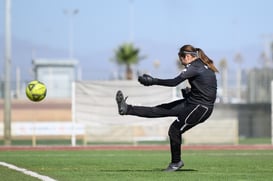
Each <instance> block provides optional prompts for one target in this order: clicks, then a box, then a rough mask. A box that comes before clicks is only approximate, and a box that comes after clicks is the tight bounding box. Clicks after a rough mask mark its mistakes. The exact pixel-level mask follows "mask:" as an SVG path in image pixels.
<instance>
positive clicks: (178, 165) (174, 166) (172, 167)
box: [164, 160, 184, 172]
mask: <svg viewBox="0 0 273 181" xmlns="http://www.w3.org/2000/svg"><path fill="white" fill-rule="evenodd" d="M183 166H184V163H183V161H182V160H181V161H180V162H178V163H170V164H169V166H168V167H167V168H166V169H165V170H164V171H165V172H174V171H177V170H179V169H180V168H181V167H183Z"/></svg>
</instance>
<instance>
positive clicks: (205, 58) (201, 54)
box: [195, 48, 219, 72]
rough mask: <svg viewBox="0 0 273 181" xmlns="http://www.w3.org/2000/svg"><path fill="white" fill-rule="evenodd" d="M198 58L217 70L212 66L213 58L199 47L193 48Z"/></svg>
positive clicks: (213, 69) (216, 70)
mask: <svg viewBox="0 0 273 181" xmlns="http://www.w3.org/2000/svg"><path fill="white" fill-rule="evenodd" d="M195 49H196V53H197V55H198V58H200V59H201V60H202V62H203V63H204V64H206V65H207V66H208V67H209V68H210V69H211V70H212V71H214V72H219V71H218V69H217V68H216V67H215V66H214V64H213V60H211V59H210V58H209V57H208V56H207V55H206V54H205V53H204V51H203V50H202V49H201V48H195Z"/></svg>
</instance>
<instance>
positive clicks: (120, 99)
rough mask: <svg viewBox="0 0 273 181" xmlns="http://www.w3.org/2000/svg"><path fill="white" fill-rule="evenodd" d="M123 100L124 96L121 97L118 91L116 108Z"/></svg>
mask: <svg viewBox="0 0 273 181" xmlns="http://www.w3.org/2000/svg"><path fill="white" fill-rule="evenodd" d="M123 99H124V96H123V94H122V92H121V91H120V90H119V91H118V92H117V94H116V101H117V103H118V106H119V105H120V103H121V102H122V100H123Z"/></svg>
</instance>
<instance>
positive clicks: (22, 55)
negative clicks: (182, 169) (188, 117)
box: [0, 0, 273, 142]
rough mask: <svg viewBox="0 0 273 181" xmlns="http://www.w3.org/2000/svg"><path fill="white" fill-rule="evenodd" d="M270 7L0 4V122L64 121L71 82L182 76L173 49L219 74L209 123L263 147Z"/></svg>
mask: <svg viewBox="0 0 273 181" xmlns="http://www.w3.org/2000/svg"><path fill="white" fill-rule="evenodd" d="M272 7H273V2H271V1H268V0H261V1H247V0H241V1H235V0H223V1H219V2H218V1H214V0H206V1H202V0H192V1H184V0H149V1H145V0H115V1H108V0H90V1H89V0H77V1H76V0H58V1H54V0H24V1H20V0H2V1H1V2H0V10H1V11H0V12H1V14H0V25H1V26H0V27H1V28H0V42H1V43H0V57H1V58H0V62H1V69H2V71H0V97H1V105H0V106H1V118H0V121H2V122H5V119H8V118H6V117H5V116H4V112H5V113H6V114H11V115H12V116H11V117H12V118H11V119H10V120H12V121H13V122H28V121H33V120H34V121H40V120H43V121H67V122H68V121H71V120H72V117H73V110H72V108H71V107H73V95H75V94H74V93H73V89H72V88H73V86H72V82H84V81H88V82H90V81H125V80H126V81H135V82H136V79H137V76H138V75H139V74H142V73H149V74H151V75H153V76H155V77H160V78H172V77H174V76H176V75H178V74H179V73H180V71H181V70H182V68H183V67H181V66H180V65H179V63H178V61H177V59H178V57H177V53H178V51H179V48H180V47H181V46H183V45H184V44H192V45H193V46H195V47H199V48H201V49H203V50H204V52H205V53H206V54H207V55H208V56H209V57H210V58H211V59H213V60H214V63H215V65H216V67H218V69H219V70H220V73H219V74H217V78H218V99H217V108H219V111H218V112H217V111H216V113H215V115H216V117H215V119H218V117H217V115H219V116H221V115H223V111H225V110H227V109H228V110H231V112H232V113H230V114H227V116H228V115H232V116H231V117H232V119H233V118H235V117H236V120H237V121H238V125H239V126H238V130H239V131H238V136H239V138H245V137H255V138H257V137H258V138H265V137H266V138H271V134H272V133H271V132H272V131H271V107H270V106H271V86H270V83H271V80H272V79H273V71H272V67H273V28H272V24H271V20H272V18H273V12H272V10H271V9H272ZM7 62H8V63H7ZM7 64H8V69H10V70H9V71H8V72H7ZM7 74H8V75H10V77H9V78H8V79H7ZM34 79H38V80H40V81H42V82H44V83H45V84H46V85H47V88H48V95H47V99H46V100H45V101H44V102H43V103H40V104H32V103H30V102H29V101H28V100H27V99H26V96H25V86H26V84H27V83H28V82H30V81H31V80H34ZM7 81H8V82H9V84H8V86H9V87H10V89H9V92H10V97H11V102H12V106H11V107H12V109H13V110H14V111H11V113H9V112H8V111H7V110H5V111H4V107H5V103H6V101H8V99H7V98H6V99H5V84H6V83H7ZM184 86H185V85H181V86H180V87H181V88H183V87H184ZM171 91H172V90H171ZM176 91H177V94H175V96H178V97H179V95H178V94H179V90H178V89H177V90H176ZM113 92H115V90H113ZM110 95H111V94H110ZM175 96H174V97H175ZM174 97H172V98H174ZM74 103H76V102H74ZM38 105H39V106H38ZM249 106H250V107H249ZM39 107H40V108H39ZM6 109H7V107H6ZM36 109H37V110H36ZM53 109H54V111H55V112H54V113H52V114H51V113H50V111H53ZM31 110H36V111H37V112H36V113H39V111H41V114H35V115H33V113H31ZM238 110H246V111H245V112H240V114H239V112H238ZM255 110H256V111H259V112H258V113H257V112H256V113H255ZM16 111H17V112H16ZM27 111H29V112H27ZM43 111H44V112H43ZM61 113H63V115H64V116H61V115H62V114H61ZM44 114H45V115H46V116H45V115H44ZM38 115H41V116H40V117H38ZM49 115H51V117H50V116H49ZM257 115H259V116H258V117H257ZM35 116H37V117H36V118H35ZM239 118H240V119H239ZM6 121H7V120H6ZM7 122H8V121H7ZM256 123H257V125H258V126H257V125H256ZM255 125H256V126H255ZM2 127H3V128H1V129H2V130H3V129H4V127H5V126H4V125H3V126H2ZM1 134H2V135H4V134H5V133H4V131H3V132H2V133H1ZM235 142H237V141H235Z"/></svg>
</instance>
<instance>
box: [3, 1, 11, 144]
mask: <svg viewBox="0 0 273 181" xmlns="http://www.w3.org/2000/svg"><path fill="white" fill-rule="evenodd" d="M5 14H6V15H5V16H6V17H5V71H4V72H5V82H4V87H5V91H4V97H5V98H4V144H5V145H10V144H11V97H10V96H11V94H10V66H11V26H10V24H11V23H10V21H11V16H10V14H11V0H6V4H5Z"/></svg>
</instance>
